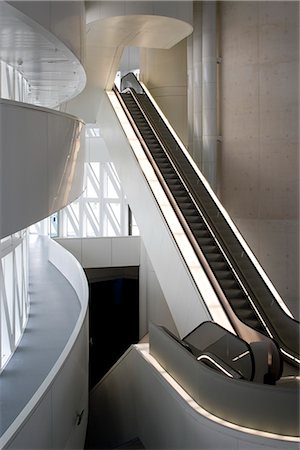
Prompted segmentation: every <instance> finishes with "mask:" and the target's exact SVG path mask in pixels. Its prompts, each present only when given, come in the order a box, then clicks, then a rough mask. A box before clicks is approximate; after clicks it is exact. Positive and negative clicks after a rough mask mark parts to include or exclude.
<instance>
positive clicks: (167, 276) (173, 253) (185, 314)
mask: <svg viewBox="0 0 300 450" xmlns="http://www.w3.org/2000/svg"><path fill="white" fill-rule="evenodd" d="M98 123H99V126H100V127H101V132H102V136H103V138H104V140H105V142H106V146H107V148H108V150H109V152H110V154H111V157H112V160H113V162H114V164H115V166H116V170H117V172H118V175H119V177H120V180H121V183H122V186H123V188H124V191H125V194H126V197H127V199H128V202H129V204H130V207H131V209H132V211H133V214H134V217H135V219H136V222H137V225H138V227H139V230H140V233H141V236H142V237H143V243H144V245H145V248H146V250H147V254H148V255H149V258H150V260H151V263H152V266H153V268H154V270H155V272H156V275H157V278H158V280H159V283H160V286H161V288H162V291H163V293H164V297H165V299H166V301H167V303H168V306H169V309H170V311H171V314H172V317H173V320H174V322H175V324H176V327H177V329H178V332H179V334H180V335H181V336H184V335H186V334H188V333H189V332H190V331H192V330H193V329H194V328H195V327H196V326H197V325H199V323H201V322H202V321H204V320H210V314H209V312H208V310H207V308H206V306H205V305H204V303H203V300H202V297H201V294H200V293H199V291H198V290H197V287H196V285H195V283H194V280H193V279H192V275H191V274H190V272H189V270H188V268H187V267H186V265H185V263H184V261H183V258H182V255H181V253H180V251H179V249H178V247H177V245H176V243H175V241H174V238H173V237H172V235H171V232H170V230H169V227H168V225H167V223H166V221H165V219H164V217H163V215H162V212H161V210H160V208H159V206H158V204H157V202H156V200H155V198H154V196H153V193H152V191H151V189H150V187H149V184H148V183H147V181H146V178H145V176H144V174H143V172H142V170H141V167H140V166H139V164H138V161H137V159H136V157H135V155H134V153H133V151H132V149H131V147H130V145H129V142H128V140H127V139H126V136H125V135H124V132H123V130H122V128H121V126H120V123H119V122H118V119H117V117H116V115H115V112H114V110H113V109H112V107H111V105H110V103H109V101H108V99H107V98H104V99H103V102H102V108H101V111H100V114H99V117H98ZM204 283H205V281H204ZM206 286H207V285H206ZM205 289H206V288H205Z"/></svg>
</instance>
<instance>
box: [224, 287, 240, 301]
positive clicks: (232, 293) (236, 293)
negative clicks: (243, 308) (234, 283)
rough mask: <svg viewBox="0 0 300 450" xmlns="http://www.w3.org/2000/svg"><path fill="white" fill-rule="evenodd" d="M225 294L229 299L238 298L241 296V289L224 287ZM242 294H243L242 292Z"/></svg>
mask: <svg viewBox="0 0 300 450" xmlns="http://www.w3.org/2000/svg"><path fill="white" fill-rule="evenodd" d="M224 292H225V294H226V295H227V296H228V298H230V299H239V298H241V292H242V291H241V289H240V288H237V289H236V288H232V289H231V288H229V289H224ZM242 295H243V294H242Z"/></svg>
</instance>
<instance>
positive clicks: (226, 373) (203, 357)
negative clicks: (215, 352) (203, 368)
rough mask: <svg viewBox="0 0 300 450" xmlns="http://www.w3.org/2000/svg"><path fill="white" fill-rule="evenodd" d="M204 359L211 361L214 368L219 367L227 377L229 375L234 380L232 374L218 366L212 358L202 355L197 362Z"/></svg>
mask: <svg viewBox="0 0 300 450" xmlns="http://www.w3.org/2000/svg"><path fill="white" fill-rule="evenodd" d="M202 359H207V360H208V361H210V362H211V363H212V364H213V365H214V366H216V367H218V369H220V370H221V372H223V373H225V375H227V376H228V377H230V378H233V375H231V373H230V372H228V370H226V369H224V367H222V366H221V365H220V364H218V363H217V362H216V361H215V360H214V359H212V358H211V357H210V356H208V355H200V356H198V358H197V361H202Z"/></svg>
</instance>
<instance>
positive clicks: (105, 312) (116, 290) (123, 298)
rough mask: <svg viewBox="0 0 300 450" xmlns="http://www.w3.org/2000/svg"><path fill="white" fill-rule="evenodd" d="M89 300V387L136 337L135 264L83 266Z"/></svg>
mask: <svg viewBox="0 0 300 450" xmlns="http://www.w3.org/2000/svg"><path fill="white" fill-rule="evenodd" d="M86 275H87V277H88V280H89V289H90V299H89V312H90V358H89V361H90V362H89V369H90V389H91V388H92V387H93V386H95V384H96V383H97V382H98V381H99V380H100V379H101V378H102V377H103V376H104V375H105V373H106V372H107V371H108V370H109V369H110V368H111V367H112V366H113V364H114V363H115V362H116V361H117V360H118V359H119V358H120V356H121V355H122V354H123V353H124V352H125V351H126V350H127V349H128V347H130V345H131V344H135V343H137V342H138V340H139V280H138V267H127V268H124V267H120V268H109V269H108V268H105V269H86Z"/></svg>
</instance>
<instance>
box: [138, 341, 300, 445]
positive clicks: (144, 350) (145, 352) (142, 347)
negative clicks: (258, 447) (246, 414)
mask: <svg viewBox="0 0 300 450" xmlns="http://www.w3.org/2000/svg"><path fill="white" fill-rule="evenodd" d="M134 347H136V349H137V350H138V351H139V352H140V353H141V354H142V356H143V357H144V358H145V360H146V361H147V362H149V363H150V364H151V365H152V366H153V367H154V369H155V370H157V371H158V372H159V373H160V374H161V376H162V377H163V378H164V379H165V380H166V382H167V383H168V384H170V386H172V387H173V388H174V389H175V390H176V392H177V393H178V394H179V395H180V396H181V397H182V398H183V400H185V401H186V403H187V404H188V405H189V406H190V407H191V408H192V409H193V410H194V411H196V412H197V413H199V414H200V415H201V416H203V417H205V418H207V419H209V420H211V421H213V422H215V423H218V424H219V425H223V426H225V427H227V428H230V429H232V430H236V431H240V432H242V433H247V434H250V435H253V436H259V437H264V438H268V439H277V440H280V441H286V442H299V437H298V436H287V435H282V434H276V433H271V432H267V431H261V430H255V429H253V428H247V427H245V426H242V425H237V424H235V423H232V422H228V421H227V420H225V419H222V418H220V417H218V416H216V415H214V414H212V413H210V412H208V411H207V410H206V409H204V408H203V407H202V406H200V405H199V404H198V403H196V402H195V400H193V398H192V397H191V396H190V395H189V394H188V393H187V392H186V391H185V390H184V389H183V388H182V387H181V386H180V385H179V384H178V383H177V381H176V380H175V379H174V378H173V377H171V375H170V374H169V373H168V372H167V371H166V370H165V369H164V368H163V367H162V366H161V365H160V364H159V363H158V361H157V360H156V359H155V358H154V357H153V356H152V355H151V354H150V353H149V344H147V343H143V344H135V345H134Z"/></svg>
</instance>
